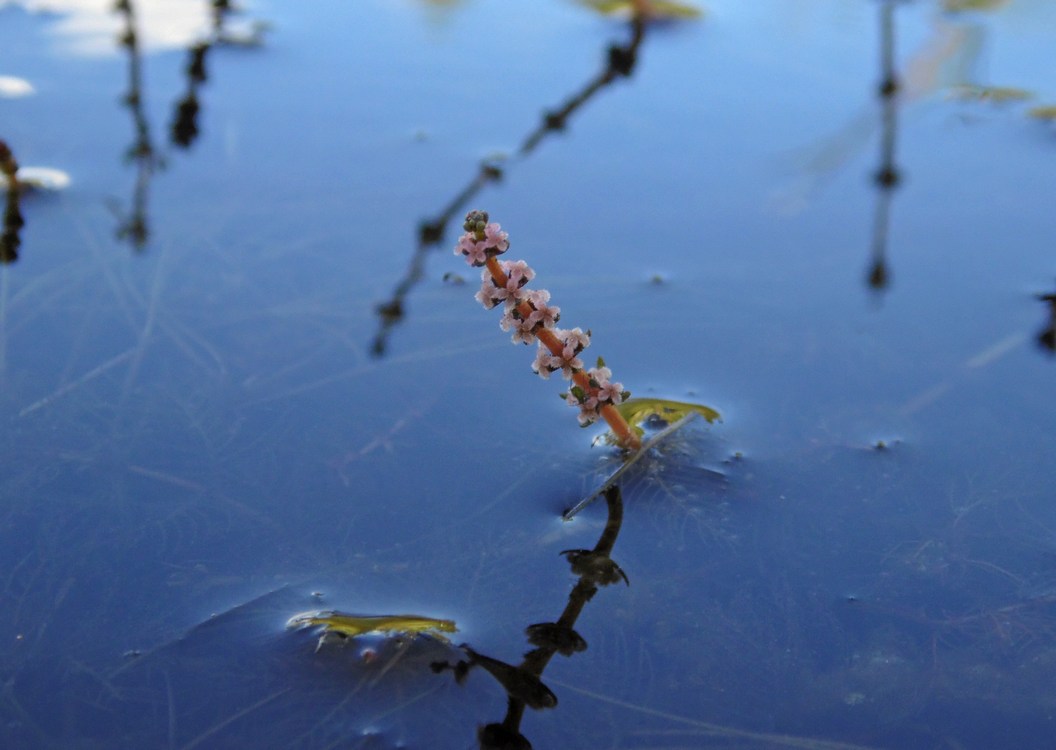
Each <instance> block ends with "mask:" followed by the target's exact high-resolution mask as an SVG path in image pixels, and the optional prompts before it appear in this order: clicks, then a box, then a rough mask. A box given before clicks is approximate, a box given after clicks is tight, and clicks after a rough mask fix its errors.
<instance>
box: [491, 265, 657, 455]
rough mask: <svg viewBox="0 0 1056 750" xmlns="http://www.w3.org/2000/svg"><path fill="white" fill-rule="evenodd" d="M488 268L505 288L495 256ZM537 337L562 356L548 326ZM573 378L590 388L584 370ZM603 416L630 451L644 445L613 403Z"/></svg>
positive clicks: (525, 311)
mask: <svg viewBox="0 0 1056 750" xmlns="http://www.w3.org/2000/svg"><path fill="white" fill-rule="evenodd" d="M486 265H487V269H488V271H489V272H490V273H491V278H492V279H493V280H494V282H495V285H496V286H498V287H500V288H504V287H505V286H506V282H507V281H508V279H507V278H506V273H505V272H504V271H503V270H502V267H501V266H500V265H499V262H498V261H497V260H496V259H495V258H488V260H487V264H486ZM517 311H518V312H519V313H520V314H521V316H522V317H524V318H527V317H528V316H529V315H531V314H532V306H531V305H530V304H529V303H528V302H522V303H520V304H519V305H518V306H517ZM535 335H536V338H538V339H539V341H541V342H542V343H543V345H544V346H545V347H546V348H547V349H549V350H550V352H551V353H552V354H553V355H554V356H556V357H560V356H561V352H562V350H563V349H564V344H563V343H562V342H561V341H560V340H559V339H558V338H557V336H555V335H554V334H553V332H552V331H550V330H549V329H547V328H541V329H540V330H538V331H537V332H536V334H535ZM572 380H573V381H574V382H575V383H576V385H578V386H579V387H580V388H582V389H583V390H586V391H589V390H590V378H589V377H588V376H587V373H585V372H584V371H583V370H575V371H574V372H573V373H572ZM601 416H602V418H603V419H604V420H605V422H606V423H608V425H609V429H611V430H612V433H613V434H614V435H615V436H616V441H617V442H618V443H619V444H620V446H622V447H623V448H626V449H627V450H630V451H637V450H638V449H640V448H641V447H642V441H641V440H640V439H639V438H638V436H637V435H636V434H635V433H634V430H632V429H631V426H630V425H629V424H627V420H626V419H624V418H623V416H622V415H621V414H620V413H619V412H618V411H617V410H616V408H615V407H613V406H612V405H611V404H606V405H604V406H602V407H601Z"/></svg>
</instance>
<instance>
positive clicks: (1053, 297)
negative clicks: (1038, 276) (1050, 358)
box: [1037, 293, 1056, 354]
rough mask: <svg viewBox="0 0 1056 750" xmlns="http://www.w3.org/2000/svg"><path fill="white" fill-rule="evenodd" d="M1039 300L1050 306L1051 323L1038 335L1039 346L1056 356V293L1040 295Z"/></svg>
mask: <svg viewBox="0 0 1056 750" xmlns="http://www.w3.org/2000/svg"><path fill="white" fill-rule="evenodd" d="M1038 299H1039V300H1041V301H1042V302H1044V303H1045V304H1046V305H1048V306H1049V322H1048V324H1047V325H1046V326H1045V327H1044V328H1042V329H1041V332H1040V333H1038V339H1037V340H1038V346H1040V347H1041V348H1042V349H1046V350H1048V353H1049V354H1056V293H1054V294H1039V295H1038Z"/></svg>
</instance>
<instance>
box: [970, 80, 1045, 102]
mask: <svg viewBox="0 0 1056 750" xmlns="http://www.w3.org/2000/svg"><path fill="white" fill-rule="evenodd" d="M950 96H952V97H953V98H954V99H961V100H964V101H978V102H993V103H994V104H1005V103H1007V102H1022V101H1026V100H1028V99H1033V98H1034V94H1033V93H1031V92H1030V91H1027V90H1026V89H1019V88H1015V87H1013V86H975V85H972V84H963V85H960V86H954V87H952V88H951V89H950Z"/></svg>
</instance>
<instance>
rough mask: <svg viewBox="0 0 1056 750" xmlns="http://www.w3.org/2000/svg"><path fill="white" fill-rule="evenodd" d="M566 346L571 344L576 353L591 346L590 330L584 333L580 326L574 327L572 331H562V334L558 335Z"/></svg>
mask: <svg viewBox="0 0 1056 750" xmlns="http://www.w3.org/2000/svg"><path fill="white" fill-rule="evenodd" d="M558 338H559V339H561V340H562V341H563V342H564V343H565V346H571V347H572V348H573V349H575V352H576V354H579V353H580V352H581V351H583V350H584V349H586V348H587V347H588V346H590V332H589V331H588V332H587V333H583V331H582V329H580V328H573V329H572V330H570V331H561V335H559V336H558Z"/></svg>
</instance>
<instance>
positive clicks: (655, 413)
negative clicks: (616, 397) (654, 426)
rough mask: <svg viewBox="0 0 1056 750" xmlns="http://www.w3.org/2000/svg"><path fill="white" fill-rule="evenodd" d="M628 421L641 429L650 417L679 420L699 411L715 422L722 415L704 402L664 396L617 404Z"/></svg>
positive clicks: (668, 420) (630, 400)
mask: <svg viewBox="0 0 1056 750" xmlns="http://www.w3.org/2000/svg"><path fill="white" fill-rule="evenodd" d="M616 410H617V411H618V412H619V413H620V416H622V417H623V418H624V419H626V420H627V423H628V424H630V425H631V427H634V428H636V429H638V430H641V425H642V423H643V422H644V421H645V420H647V419H649V418H650V417H659V418H660V419H662V420H664V421H665V422H668V423H670V422H677V421H678V420H679V419H682V417H685V416H687V415H689V414H692V413H694V412H695V413H697V414H699V415H700V416H702V417H704V419H706V420H708V422H709V423H710V422H715V421H718V420H720V419H721V418H722V416H721V415H720V414H719V413H718V412H717V411H715V410H714V409H712V408H711V407H710V406H704V404H693V403H689V402H688V401H669V400H667V399H663V398H631V399H627V400H626V401H624V402H623V403H622V404H618V405H617V406H616Z"/></svg>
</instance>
